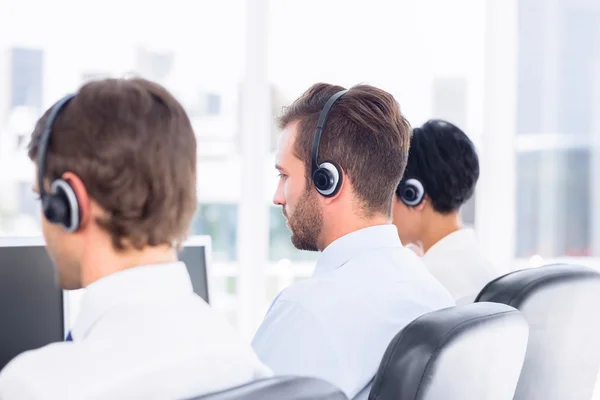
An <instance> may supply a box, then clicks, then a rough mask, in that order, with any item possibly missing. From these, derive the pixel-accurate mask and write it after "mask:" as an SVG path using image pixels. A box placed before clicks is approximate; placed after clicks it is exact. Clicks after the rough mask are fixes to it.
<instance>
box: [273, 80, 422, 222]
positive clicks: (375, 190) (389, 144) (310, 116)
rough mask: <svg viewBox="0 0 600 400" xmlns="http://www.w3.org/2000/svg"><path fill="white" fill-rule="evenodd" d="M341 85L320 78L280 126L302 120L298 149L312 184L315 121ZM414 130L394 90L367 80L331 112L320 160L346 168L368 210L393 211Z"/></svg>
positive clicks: (385, 212) (345, 170) (299, 125)
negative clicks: (321, 81)
mask: <svg viewBox="0 0 600 400" xmlns="http://www.w3.org/2000/svg"><path fill="white" fill-rule="evenodd" d="M340 90H344V88H343V87H341V86H333V85H329V84H326V83H317V84H315V85H313V86H312V87H310V88H309V89H308V90H307V91H306V92H305V93H304V94H302V96H300V97H299V98H298V99H296V101H294V102H293V103H292V105H291V106H289V107H287V108H286V109H285V110H284V114H283V115H282V116H281V117H280V118H279V127H280V129H283V128H285V127H286V126H287V125H288V124H290V123H292V122H296V121H298V135H297V138H296V142H295V149H294V150H295V152H296V156H297V157H298V158H300V159H301V160H303V161H304V162H305V175H306V179H307V182H308V183H309V185H311V184H312V183H311V157H312V145H313V141H314V138H315V129H316V126H317V120H318V118H319V115H320V113H321V110H322V109H323V107H324V106H325V103H326V102H327V100H329V98H330V97H331V96H333V95H334V94H335V93H337V92H338V91H340ZM410 132H411V128H410V124H409V123H408V121H407V120H406V119H405V118H404V116H403V115H402V113H401V112H400V107H399V105H398V103H397V102H396V100H395V99H394V97H393V96H392V95H391V94H389V93H387V92H385V91H383V90H381V89H378V88H376V87H373V86H369V85H358V86H354V87H352V88H351V89H350V90H349V91H348V92H347V93H346V94H344V95H343V96H342V97H341V98H340V99H339V100H338V101H337V102H336V103H335V105H334V106H333V107H332V108H331V110H330V111H329V114H328V116H327V122H326V124H325V129H324V130H323V134H322V137H321V143H320V148H319V160H318V161H319V162H323V161H325V160H333V161H335V162H337V163H338V164H339V165H340V167H342V169H343V170H344V172H345V174H346V175H347V176H348V178H349V179H350V180H351V181H352V186H353V188H354V191H355V192H356V194H357V196H358V198H359V200H360V202H361V206H362V208H363V211H364V212H365V213H366V214H367V215H373V214H374V213H383V214H385V215H390V214H391V209H392V201H393V198H394V192H395V190H396V187H397V186H398V183H399V182H400V179H401V178H402V174H403V173H404V168H405V167H406V160H407V158H408V147H409V143H410Z"/></svg>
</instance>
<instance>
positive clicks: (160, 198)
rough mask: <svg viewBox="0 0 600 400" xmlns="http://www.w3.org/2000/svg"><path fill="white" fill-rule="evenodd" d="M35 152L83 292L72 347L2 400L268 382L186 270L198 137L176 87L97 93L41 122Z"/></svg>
mask: <svg viewBox="0 0 600 400" xmlns="http://www.w3.org/2000/svg"><path fill="white" fill-rule="evenodd" d="M29 156H30V158H31V160H32V161H34V162H35V163H36V167H37V169H36V171H37V173H36V175H37V177H36V180H35V182H37V183H36V184H35V185H34V191H36V192H37V193H39V195H40V199H41V208H42V231H43V234H44V238H45V240H46V247H47V250H48V253H49V254H50V257H51V258H52V260H53V261H54V264H55V266H56V270H57V275H58V281H59V283H60V286H61V287H62V288H64V289H80V288H85V293H84V295H83V298H82V300H81V308H80V311H79V315H78V317H77V319H76V321H75V323H74V326H73V327H72V330H71V332H70V333H69V334H68V336H67V339H66V340H65V342H64V343H57V344H52V345H49V346H46V347H44V348H42V349H38V350H33V351H29V352H26V353H24V354H21V355H20V356H18V357H16V358H15V359H14V360H13V361H12V362H11V363H10V364H9V365H8V366H6V367H5V368H4V369H3V370H2V373H1V374H0V398H2V399H3V400H11V399H17V398H18V399H33V400H36V399H57V398H61V399H88V398H95V399H99V398H112V399H114V398H140V399H141V398H144V399H148V398H190V397H194V396H196V395H199V394H202V393H205V392H208V391H213V390H218V389H222V388H225V387H228V386H232V385H236V384H240V383H243V382H247V381H250V380H252V379H253V378H254V377H255V376H260V375H268V374H270V372H269V371H268V370H267V369H266V368H265V367H264V366H263V365H262V364H261V363H260V361H259V360H258V358H257V357H256V355H255V354H254V353H253V352H252V350H251V348H250V346H246V345H243V344H242V343H241V342H240V341H239V340H238V338H237V337H236V335H235V334H234V333H233V332H232V331H231V329H230V328H229V327H228V326H227V323H226V322H225V321H224V320H222V319H221V317H220V316H218V315H217V314H216V313H215V311H213V310H212V309H211V308H210V307H209V306H208V305H207V304H206V303H205V302H204V301H203V300H202V299H201V298H200V297H199V296H197V295H196V294H195V293H194V292H193V289H192V284H191V281H190V277H189V275H188V272H187V269H186V266H185V265H184V264H183V263H180V262H178V261H177V247H178V245H179V244H180V243H181V242H182V241H183V240H184V239H185V237H186V235H187V232H188V229H189V226H190V221H191V219H192V216H193V214H194V210H195V209H196V138H195V135H194V132H193V130H192V126H191V124H190V121H189V119H188V116H187V115H186V113H185V111H184V109H183V107H182V106H181V104H180V103H179V102H178V101H177V100H176V99H175V98H173V96H172V95H171V94H170V93H169V92H167V90H165V89H164V88H162V87H161V86H159V85H157V84H154V83H152V82H149V81H146V80H143V79H127V80H125V79H107V80H102V81H96V82H91V83H88V84H86V85H85V86H83V87H82V88H81V89H80V91H79V92H78V93H77V94H76V95H74V96H67V97H65V98H63V99H62V100H60V101H59V102H58V103H56V104H55V105H54V106H53V107H52V108H51V109H50V110H48V111H47V112H46V113H45V114H44V115H43V116H42V118H41V119H40V120H39V121H38V123H37V126H36V127H35V129H34V131H33V134H32V136H31V142H30V144H29ZM23 295H24V296H26V295H27V294H26V293H23ZM3 329H10V327H3Z"/></svg>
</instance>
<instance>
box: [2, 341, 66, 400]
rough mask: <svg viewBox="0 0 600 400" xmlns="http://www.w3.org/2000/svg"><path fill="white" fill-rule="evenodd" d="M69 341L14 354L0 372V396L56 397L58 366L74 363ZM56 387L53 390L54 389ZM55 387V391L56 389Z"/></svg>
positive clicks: (59, 372)
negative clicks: (15, 355)
mask: <svg viewBox="0 0 600 400" xmlns="http://www.w3.org/2000/svg"><path fill="white" fill-rule="evenodd" d="M72 346H73V344H72V343H55V344H51V345H48V346H45V347H42V348H40V349H37V350H31V351H27V352H25V353H22V354H21V355H19V356H17V357H15V358H14V359H13V360H12V361H11V362H10V363H8V365H6V367H4V369H2V372H1V373H0V398H2V399H3V400H10V399H21V398H27V399H32V400H35V399H50V398H53V397H55V396H59V394H60V393H59V391H60V389H61V381H60V380H61V372H63V376H62V378H65V381H67V380H68V376H67V375H68V374H66V375H65V374H64V369H63V368H62V365H63V364H64V365H65V366H67V365H75V363H77V360H75V359H71V357H72V355H73V352H72V351H71V350H72V349H71V347H72ZM55 389H56V390H55ZM57 390H58V391H57Z"/></svg>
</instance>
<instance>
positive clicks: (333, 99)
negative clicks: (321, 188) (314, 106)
mask: <svg viewBox="0 0 600 400" xmlns="http://www.w3.org/2000/svg"><path fill="white" fill-rule="evenodd" d="M347 91H348V89H346V90H342V91H339V92H337V93H336V94H334V95H333V96H331V98H330V99H329V100H327V103H325V106H324V107H323V110H322V111H321V115H320V116H319V121H318V122H317V131H316V133H315V141H314V142H313V148H312V155H313V157H312V158H313V159H312V175H314V173H315V171H317V170H318V169H319V145H320V143H321V134H322V133H323V128H324V127H325V121H326V120H327V114H329V110H330V109H331V107H332V106H333V104H334V103H335V102H336V101H338V100H339V98H340V97H342V96H343V95H344V94H345V93H346V92H347Z"/></svg>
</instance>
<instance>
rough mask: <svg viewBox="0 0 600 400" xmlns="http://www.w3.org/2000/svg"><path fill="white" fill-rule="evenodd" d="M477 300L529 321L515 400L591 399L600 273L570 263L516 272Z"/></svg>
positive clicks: (598, 356) (598, 343) (598, 361)
mask: <svg viewBox="0 0 600 400" xmlns="http://www.w3.org/2000/svg"><path fill="white" fill-rule="evenodd" d="M475 301H486V302H490V301H491V302H497V303H504V304H508V305H510V306H512V307H515V308H517V309H518V310H519V311H521V313H522V314H523V316H524V317H525V318H526V319H527V321H528V322H529V328H530V335H529V344H528V348H527V355H526V357H525V362H524V364H523V371H522V372H521V377H520V379H519V384H518V386H517V390H516V393H515V400H590V398H591V397H592V394H593V390H594V384H595V382H596V377H597V375H598V367H599V365H600V273H598V272H597V271H595V270H593V269H590V268H587V267H582V266H577V265H568V264H556V265H548V266H544V267H539V268H532V269H525V270H521V271H516V272H512V273H509V274H507V275H504V276H502V277H500V278H497V279H495V280H493V281H491V282H490V283H488V284H487V286H485V287H484V288H483V290H482V291H481V293H479V295H478V296H477V298H476V299H475Z"/></svg>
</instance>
